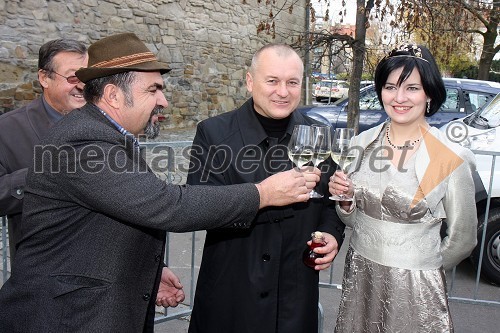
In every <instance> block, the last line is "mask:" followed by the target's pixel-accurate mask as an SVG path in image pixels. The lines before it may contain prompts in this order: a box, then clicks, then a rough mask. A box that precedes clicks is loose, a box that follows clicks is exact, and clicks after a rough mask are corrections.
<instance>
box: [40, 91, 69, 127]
mask: <svg viewBox="0 0 500 333" xmlns="http://www.w3.org/2000/svg"><path fill="white" fill-rule="evenodd" d="M42 103H43V107H44V108H45V111H47V116H48V118H49V121H50V122H51V123H53V124H55V123H57V122H58V121H59V120H61V119H62V118H63V117H64V115H63V114H62V113H59V112H57V110H56V109H54V108H53V107H52V106H50V105H49V103H47V101H46V100H45V96H44V95H43V94H42Z"/></svg>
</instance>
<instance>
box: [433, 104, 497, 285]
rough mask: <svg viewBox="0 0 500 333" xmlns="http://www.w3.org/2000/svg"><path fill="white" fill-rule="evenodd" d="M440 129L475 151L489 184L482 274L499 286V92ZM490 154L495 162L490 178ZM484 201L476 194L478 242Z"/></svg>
mask: <svg viewBox="0 0 500 333" xmlns="http://www.w3.org/2000/svg"><path fill="white" fill-rule="evenodd" d="M441 129H442V130H443V131H445V132H446V133H447V136H448V138H450V139H451V140H452V141H455V142H458V143H460V144H461V145H462V146H464V147H467V148H470V149H471V150H472V151H473V152H474V154H475V156H476V164H477V171H478V173H479V176H480V178H481V180H482V183H483V185H484V188H485V190H486V191H487V193H489V192H490V187H491V200H490V203H489V210H488V223H487V228H486V237H485V242H484V246H483V260H482V264H481V274H482V276H483V277H485V278H486V279H488V280H489V281H491V282H493V283H494V284H497V285H500V94H498V95H496V97H495V98H493V99H492V100H491V102H490V103H489V104H487V105H485V106H483V107H481V108H480V109H479V110H477V111H476V112H474V113H472V114H470V115H469V116H467V117H465V118H462V119H459V120H455V121H453V122H450V123H448V124H446V125H445V126H443V127H442V128H441ZM493 156H495V165H494V169H493V178H491V170H492V161H493ZM476 187H477V186H476ZM476 192H477V191H476ZM487 203H488V202H487V197H486V198H485V197H484V196H480V195H479V196H478V195H477V193H476V206H477V209H478V222H479V228H478V244H481V240H482V236H483V229H484V219H485V212H486V208H487ZM480 250H481V247H480V246H479V245H478V246H477V247H476V248H475V249H474V251H473V253H472V255H471V259H472V261H473V262H474V264H475V265H476V268H477V267H478V266H479V256H480Z"/></svg>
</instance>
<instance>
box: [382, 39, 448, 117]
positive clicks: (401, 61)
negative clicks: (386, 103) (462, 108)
mask: <svg viewBox="0 0 500 333" xmlns="http://www.w3.org/2000/svg"><path fill="white" fill-rule="evenodd" d="M401 67H403V71H402V72H401V75H400V77H399V79H398V82H397V85H398V86H399V85H401V84H402V83H403V81H405V80H406V79H407V78H408V77H409V76H410V74H411V72H412V71H413V69H417V71H418V72H419V74H420V78H421V79H422V86H423V89H424V92H425V94H426V95H427V97H428V98H430V100H431V101H430V106H429V108H428V109H427V111H426V112H425V116H426V117H430V116H432V115H433V114H434V113H436V112H437V111H438V110H439V108H440V107H441V105H442V104H443V103H444V101H445V100H446V89H445V87H444V82H443V79H442V78H441V73H440V72H439V68H438V66H437V64H436V61H435V60H434V57H433V56H432V54H431V53H430V51H429V50H428V49H427V48H426V47H425V46H421V45H415V44H403V45H401V46H400V47H399V48H397V49H394V50H392V51H391V52H390V53H389V54H388V55H387V56H385V57H384V58H383V59H382V60H381V61H380V62H379V63H378V65H377V68H376V69H375V90H376V91H377V96H378V100H379V101H380V105H383V103H382V88H383V87H384V85H385V83H386V82H387V78H388V77H389V74H390V73H392V72H393V71H394V70H396V69H399V68H401Z"/></svg>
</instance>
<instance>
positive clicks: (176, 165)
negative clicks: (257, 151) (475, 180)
mask: <svg viewBox="0 0 500 333" xmlns="http://www.w3.org/2000/svg"><path fill="white" fill-rule="evenodd" d="M190 145H191V141H175V142H146V143H141V147H144V153H145V157H146V159H147V160H148V163H150V166H151V168H152V170H153V172H155V173H156V174H157V175H158V176H159V177H160V178H162V179H164V180H165V181H166V182H167V183H170V184H184V183H185V176H186V174H185V172H186V171H187V164H188V163H189V161H188V155H187V154H186V152H187V150H188V149H189V147H190ZM165 153H166V158H167V159H166V160H165ZM474 153H476V154H481V155H491V156H492V165H491V176H490V182H489V185H488V199H487V205H486V214H485V221H484V223H485V227H484V228H483V234H482V241H481V244H484V242H485V237H486V229H487V228H486V226H487V223H488V210H489V208H490V201H491V193H492V186H493V178H494V172H493V171H494V169H495V161H496V156H499V155H500V153H498V152H489V151H474ZM195 236H196V232H192V233H191V237H192V242H191V257H190V260H191V263H190V269H191V272H190V273H191V280H190V285H189V294H190V299H189V305H188V307H189V308H188V309H186V310H180V311H175V310H170V311H169V310H168V308H166V309H165V310H164V312H163V315H161V316H157V317H156V318H155V323H156V324H157V323H162V322H166V321H169V320H173V319H178V318H181V317H185V316H188V315H189V314H191V311H192V305H193V302H194V289H195V287H194V286H195V281H196V274H195V252H196V251H195V250H196V237H195ZM1 240H2V243H1V245H2V263H3V281H4V282H5V281H6V280H7V278H8V274H9V273H8V249H7V219H6V218H5V217H2V238H1ZM346 241H347V240H346ZM344 246H347V242H345V245H344ZM169 251H170V233H167V237H166V246H165V263H166V264H167V265H168V264H169V257H170V253H169ZM483 255H484V253H483V246H481V251H480V258H479V262H480V263H481V262H482V258H483ZM337 264H339V262H338V261H337ZM480 268H481V264H480V266H479V269H478V270H477V274H476V281H475V287H474V292H473V295H472V296H471V297H461V296H455V295H453V293H454V290H453V285H454V281H455V273H456V268H454V269H453V271H452V276H451V283H450V288H449V300H450V301H458V302H464V303H471V304H481V305H485V304H486V305H494V306H500V302H499V301H494V300H486V299H479V298H478V289H479V282H480V276H481V272H480ZM333 272H334V265H332V266H331V268H330V270H329V273H328V275H329V278H328V280H329V281H328V282H320V283H319V287H320V288H328V289H335V290H341V289H342V285H341V283H337V282H335V281H333ZM318 318H319V326H318V327H319V332H322V331H323V321H324V312H323V308H322V306H321V304H318Z"/></svg>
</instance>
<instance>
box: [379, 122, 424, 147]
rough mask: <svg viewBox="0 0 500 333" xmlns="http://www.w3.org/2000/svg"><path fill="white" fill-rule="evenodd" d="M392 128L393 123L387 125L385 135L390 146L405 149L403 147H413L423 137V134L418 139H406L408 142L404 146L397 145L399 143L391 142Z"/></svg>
mask: <svg viewBox="0 0 500 333" xmlns="http://www.w3.org/2000/svg"><path fill="white" fill-rule="evenodd" d="M390 130H391V123H389V125H388V126H387V129H386V130H385V136H386V137H387V143H388V144H389V146H391V147H392V148H394V149H397V150H403V149H408V148H413V147H415V145H416V144H417V143H418V142H420V140H421V139H422V136H421V137H420V138H418V139H417V140H413V141H406V142H407V143H406V144H404V145H402V146H397V145H395V144H393V143H392V142H391V139H390V138H389V131H390Z"/></svg>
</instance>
